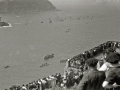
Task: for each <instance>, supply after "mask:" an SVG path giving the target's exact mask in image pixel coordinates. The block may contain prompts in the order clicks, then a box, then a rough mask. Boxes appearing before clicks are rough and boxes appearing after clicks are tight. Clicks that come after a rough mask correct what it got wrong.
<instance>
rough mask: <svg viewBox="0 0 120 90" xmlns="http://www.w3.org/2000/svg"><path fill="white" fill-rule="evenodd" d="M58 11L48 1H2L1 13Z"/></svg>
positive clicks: (0, 3)
mask: <svg viewBox="0 0 120 90" xmlns="http://www.w3.org/2000/svg"><path fill="white" fill-rule="evenodd" d="M48 10H56V7H54V6H53V4H52V3H51V2H50V1H48V0H0V12H2V13H3V12H12V13H21V12H40V11H48Z"/></svg>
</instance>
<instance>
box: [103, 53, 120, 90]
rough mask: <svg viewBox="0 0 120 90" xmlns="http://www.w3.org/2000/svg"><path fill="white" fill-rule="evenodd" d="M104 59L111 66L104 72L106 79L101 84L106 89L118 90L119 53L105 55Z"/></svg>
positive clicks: (119, 80)
mask: <svg viewBox="0 0 120 90" xmlns="http://www.w3.org/2000/svg"><path fill="white" fill-rule="evenodd" d="M106 61H107V62H109V63H110V64H112V66H113V67H111V68H110V69H109V70H108V71H107V72H106V79H105V81H104V82H103V84H102V86H103V87H104V88H106V89H111V90H113V89H114V90H120V64H119V61H120V54H118V53H111V54H109V55H108V56H107V58H106Z"/></svg>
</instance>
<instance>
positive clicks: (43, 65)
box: [40, 63, 49, 67]
mask: <svg viewBox="0 0 120 90" xmlns="http://www.w3.org/2000/svg"><path fill="white" fill-rule="evenodd" d="M48 65H49V64H48V63H44V64H42V65H40V67H45V66H48Z"/></svg>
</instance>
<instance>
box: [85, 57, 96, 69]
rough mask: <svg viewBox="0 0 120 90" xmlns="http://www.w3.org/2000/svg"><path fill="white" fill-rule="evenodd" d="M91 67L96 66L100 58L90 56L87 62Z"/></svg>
mask: <svg viewBox="0 0 120 90" xmlns="http://www.w3.org/2000/svg"><path fill="white" fill-rule="evenodd" d="M85 63H86V64H87V65H88V66H89V67H92V68H95V67H96V65H97V63H98V60H97V59H95V58H90V59H88V60H86V62H85Z"/></svg>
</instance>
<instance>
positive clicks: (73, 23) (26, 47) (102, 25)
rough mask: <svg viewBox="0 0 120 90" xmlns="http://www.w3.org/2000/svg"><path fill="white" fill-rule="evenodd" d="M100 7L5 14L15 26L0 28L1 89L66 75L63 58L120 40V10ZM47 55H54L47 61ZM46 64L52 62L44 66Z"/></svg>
mask: <svg viewBox="0 0 120 90" xmlns="http://www.w3.org/2000/svg"><path fill="white" fill-rule="evenodd" d="M105 9H106V8H105ZM90 10H91V11H90ZM98 10H99V11H97V9H96V12H94V10H93V7H91V8H90V9H89V10H87V9H86V8H85V9H81V10H80V11H76V13H75V11H71V12H69V11H64V10H62V11H47V12H40V13H21V14H20V13H19V14H15V13H1V14H0V16H1V17H2V20H4V21H6V22H8V23H11V25H12V27H8V28H0V89H1V90H3V89H5V88H9V87H10V86H12V85H16V84H20V85H22V84H28V83H29V82H31V81H34V80H38V79H40V78H43V77H47V76H48V75H52V74H53V75H55V74H56V73H61V74H63V71H64V67H65V63H60V60H63V59H67V58H71V57H73V56H75V55H78V54H80V53H82V52H84V51H85V50H88V49H91V48H94V47H95V46H98V45H100V44H101V43H104V42H106V41H112V40H113V41H120V37H119V36H120V12H119V11H118V9H116V8H115V9H114V8H113V10H111V9H109V8H107V9H106V10H104V9H98ZM115 10H117V11H115ZM87 11H88V12H87ZM106 11H109V12H106ZM110 11H113V13H112V12H110ZM47 54H54V58H52V59H49V60H47V61H45V60H44V57H45V56H46V55H47ZM44 63H48V65H47V66H45V67H40V66H41V65H42V64H44ZM6 66H8V67H7V68H5V67H6Z"/></svg>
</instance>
